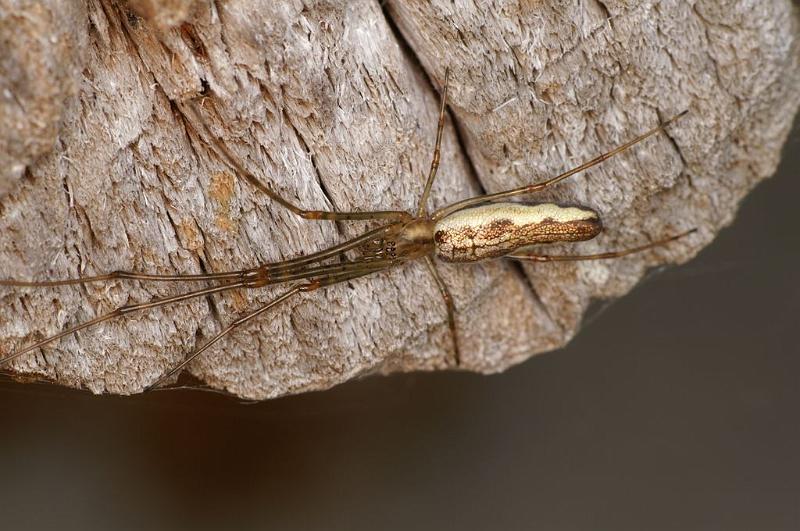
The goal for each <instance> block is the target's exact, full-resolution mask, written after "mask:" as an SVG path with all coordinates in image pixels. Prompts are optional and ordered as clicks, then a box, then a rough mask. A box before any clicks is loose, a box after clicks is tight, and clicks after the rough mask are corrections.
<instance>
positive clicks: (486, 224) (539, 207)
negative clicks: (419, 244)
mask: <svg viewBox="0 0 800 531" xmlns="http://www.w3.org/2000/svg"><path fill="white" fill-rule="evenodd" d="M602 229H603V225H602V223H601V222H600V217H599V216H598V215H597V213H596V212H595V211H594V210H591V209H589V208H584V207H574V206H561V205H556V204H553V203H540V204H526V203H489V204H486V205H481V206H477V207H472V208H465V209H463V210H458V211H456V212H453V213H452V214H450V215H448V216H445V217H444V218H442V219H441V220H439V221H438V222H436V225H435V226H434V229H433V240H434V244H435V246H436V256H437V257H438V258H439V259H441V260H444V261H445V262H477V261H478V260H485V259H487V258H498V257H500V256H505V255H507V254H510V253H512V252H514V251H516V250H517V249H519V248H520V247H525V246H526V245H534V244H538V243H553V242H573V241H581V240H589V239H591V238H594V237H595V236H597V235H598V234H599V233H600V231H601V230H602Z"/></svg>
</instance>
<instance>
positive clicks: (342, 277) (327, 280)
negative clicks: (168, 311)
mask: <svg viewBox="0 0 800 531" xmlns="http://www.w3.org/2000/svg"><path fill="white" fill-rule="evenodd" d="M380 269H385V268H376V267H375V266H373V265H371V264H362V265H361V267H359V268H353V270H351V271H346V272H342V273H341V274H333V275H329V276H326V277H324V278H321V279H318V280H312V281H311V282H308V283H306V284H299V285H296V286H294V287H292V288H291V289H289V290H288V291H286V292H285V293H284V294H283V295H281V296H280V297H278V298H276V299H273V300H272V301H270V302H268V303H267V304H265V305H263V306H260V307H259V308H257V309H256V310H254V311H252V312H250V313H248V314H246V315H244V316H242V317H240V318H239V319H236V320H235V321H233V322H232V323H230V324H229V325H228V326H226V327H225V328H224V329H222V331H221V332H219V333H218V334H217V335H215V336H214V337H212V338H211V339H210V340H209V341H208V342H207V343H205V344H204V345H203V346H202V347H200V348H198V349H197V350H195V351H194V352H192V353H191V354H190V355H189V356H187V357H186V359H184V360H183V361H182V362H180V363H179V364H178V365H176V366H175V367H173V368H172V369H170V370H169V371H168V372H166V373H165V374H164V375H162V376H160V377H159V378H158V379H157V380H156V381H155V382H153V383H152V384H150V385H149V386H147V387H146V388H145V389H144V390H145V391H150V390H152V389H154V388H156V387H158V386H159V385H161V384H162V383H164V382H165V381H166V380H168V379H169V378H171V377H172V376H174V375H175V374H177V373H178V371H180V370H181V369H183V368H184V367H186V366H187V365H188V364H189V363H191V362H192V361H193V360H195V359H196V358H197V357H198V356H199V355H200V354H202V353H203V352H205V351H206V350H208V349H209V347H211V346H212V345H214V344H215V343H217V342H218V341H219V340H220V339H222V338H223V337H225V336H226V335H228V334H229V333H231V332H232V331H233V330H234V329H236V328H238V327H240V326H242V325H243V324H245V323H247V322H248V321H251V320H252V319H255V318H256V317H258V316H259V315H261V314H262V313H264V312H266V311H267V310H269V309H270V308H273V307H275V306H277V305H278V304H280V303H282V302H284V301H285V300H287V299H289V298H291V297H293V296H295V295H297V294H298V293H303V292H306V291H314V290H317V289H320V288H324V287H327V286H331V285H333V284H338V283H340V282H345V281H347V280H352V279H355V278H358V277H362V276H364V275H368V274H369V273H373V272H375V271H378V270H380Z"/></svg>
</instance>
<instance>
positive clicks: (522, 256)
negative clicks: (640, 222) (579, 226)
mask: <svg viewBox="0 0 800 531" xmlns="http://www.w3.org/2000/svg"><path fill="white" fill-rule="evenodd" d="M695 231H697V229H692V230H689V231H686V232H684V233H682V234H678V235H676V236H670V237H669V238H664V239H661V240H658V241H654V242H651V243H648V244H646V245H640V246H639V247H632V248H630V249H623V250H620V251H609V252H605V253H597V254H581V255H548V254H533V253H515V254H512V255H509V256H508V258H514V259H517V260H525V261H530V262H578V261H581V260H605V259H608V258H619V257H621V256H628V255H629V254H634V253H639V252H642V251H646V250H647V249H652V248H653V247H659V246H661V245H666V244H667V243H669V242H672V241H675V240H677V239H679V238H683V237H684V236H688V235H689V234H692V233H693V232H695Z"/></svg>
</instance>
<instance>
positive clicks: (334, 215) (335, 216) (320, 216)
mask: <svg viewBox="0 0 800 531" xmlns="http://www.w3.org/2000/svg"><path fill="white" fill-rule="evenodd" d="M183 109H184V112H186V113H187V114H188V115H190V116H192V117H193V118H194V120H195V122H197V123H200V124H203V128H204V129H205V132H206V134H207V137H208V138H209V139H210V140H211V145H213V146H214V151H216V152H217V154H218V155H219V156H221V157H222V158H223V159H224V160H225V162H227V163H228V165H230V166H232V167H233V169H234V170H236V172H237V173H238V174H239V175H240V176H242V177H244V178H245V180H247V182H249V183H250V184H251V185H253V186H254V187H255V188H257V189H258V190H259V191H261V192H263V193H264V194H266V195H267V196H268V197H269V198H270V199H272V200H273V201H275V202H276V203H278V204H280V205H281V206H283V207H284V208H286V209H288V210H289V211H290V212H292V213H294V214H297V215H298V216H300V217H301V218H304V219H314V220H326V221H346V220H370V219H385V220H397V221H403V220H408V219H411V215H410V214H409V213H408V212H406V211H404V210H375V211H372V212H367V211H364V212H333V211H327V210H305V209H302V208H300V207H298V206H297V205H295V204H294V203H291V202H289V201H287V200H286V199H284V198H283V197H282V196H281V195H280V194H279V193H277V192H276V191H275V190H273V189H272V188H271V187H270V186H268V185H266V184H264V183H263V182H261V180H259V179H258V177H256V176H255V175H253V174H252V173H251V172H249V171H247V170H246V169H245V168H244V166H242V165H241V164H240V163H239V162H238V161H237V160H236V157H234V155H233V153H232V152H231V151H230V150H229V149H228V147H227V146H225V145H224V144H223V143H222V142H220V141H219V139H218V138H216V137H215V136H214V135H213V134H212V133H211V131H210V130H209V128H208V126H207V125H206V122H205V121H204V120H203V119H202V118H200V113H198V112H197V110H196V109H195V107H194V105H192V104H190V105H186V106H184V107H183Z"/></svg>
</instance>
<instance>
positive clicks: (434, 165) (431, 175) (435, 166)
mask: <svg viewBox="0 0 800 531" xmlns="http://www.w3.org/2000/svg"><path fill="white" fill-rule="evenodd" d="M449 78H450V69H445V71H444V87H443V88H442V106H441V108H440V109H439V125H438V126H437V128H436V144H435V145H434V148H433V159H432V160H431V169H430V171H428V180H427V181H426V182H425V189H424V190H423V191H422V197H420V198H419V207H418V208H417V217H418V218H419V217H422V216H424V215H425V214H426V213H427V208H426V205H427V203H428V196H429V195H430V193H431V187H432V186H433V181H434V180H435V179H436V172H437V171H438V170H439V159H440V158H441V153H442V131H444V115H445V108H446V106H447V82H448V80H449Z"/></svg>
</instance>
